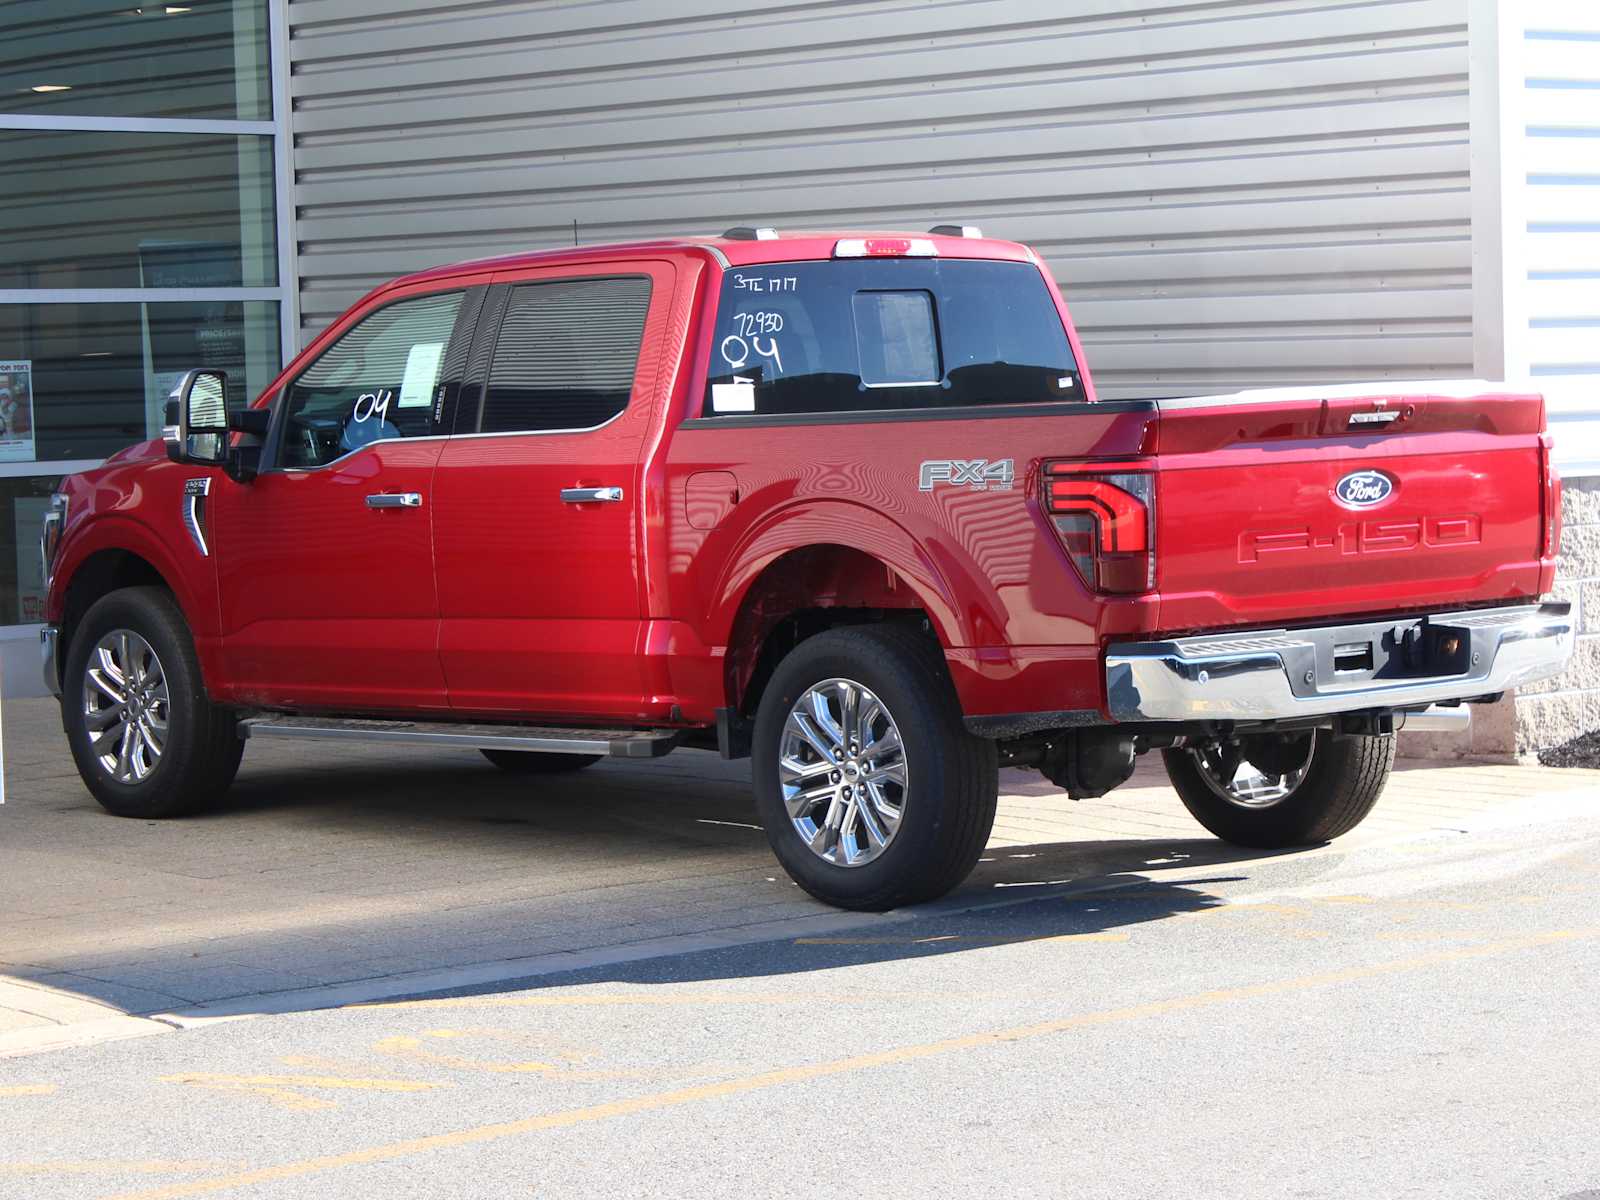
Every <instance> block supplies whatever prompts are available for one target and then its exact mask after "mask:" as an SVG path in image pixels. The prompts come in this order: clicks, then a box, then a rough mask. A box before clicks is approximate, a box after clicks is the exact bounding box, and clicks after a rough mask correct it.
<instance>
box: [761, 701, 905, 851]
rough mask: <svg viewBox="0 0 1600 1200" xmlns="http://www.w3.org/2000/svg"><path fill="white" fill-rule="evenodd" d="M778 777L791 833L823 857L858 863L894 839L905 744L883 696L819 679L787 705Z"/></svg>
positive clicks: (900, 811) (900, 805)
mask: <svg viewBox="0 0 1600 1200" xmlns="http://www.w3.org/2000/svg"><path fill="white" fill-rule="evenodd" d="M778 783H779V788H780V791H781V793H782V796H783V804H784V808H785V809H786V810H787V811H788V813H789V820H790V821H791V822H793V824H794V828H795V832H796V833H798V834H799V835H800V838H801V840H802V841H804V842H805V843H806V845H808V846H810V847H811V852H812V853H813V854H815V855H816V856H817V857H818V858H820V859H822V860H823V861H825V862H830V863H833V864H834V865H835V866H840V867H859V866H863V865H865V864H866V863H869V862H871V861H872V860H873V859H875V858H877V857H878V856H879V855H880V854H882V853H883V852H884V850H885V849H886V848H887V847H888V846H889V844H890V843H891V842H893V841H894V838H895V834H896V833H898V832H899V830H900V819H901V817H902V816H903V815H904V813H905V801H906V789H907V787H908V778H907V772H906V756H905V747H904V745H903V744H902V743H901V741H900V730H899V728H898V727H897V726H896V725H895V723H894V718H893V717H891V716H890V715H889V710H888V709H887V708H886V707H885V706H884V704H883V701H881V700H879V699H878V697H877V696H875V695H873V693H872V692H871V691H869V690H868V689H867V688H865V687H863V686H862V685H861V684H859V683H856V682H855V681H854V680H851V679H824V680H823V681H822V682H821V683H818V684H815V685H814V686H812V687H811V688H810V689H809V690H808V691H806V693H805V694H804V695H802V696H801V697H800V699H799V700H797V701H795V705H794V707H793V708H792V709H790V710H789V718H788V720H786V721H785V722H784V724H783V739H782V741H781V743H780V744H779V747H778Z"/></svg>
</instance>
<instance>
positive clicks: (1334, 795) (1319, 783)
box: [1162, 730, 1394, 850]
mask: <svg viewBox="0 0 1600 1200" xmlns="http://www.w3.org/2000/svg"><path fill="white" fill-rule="evenodd" d="M1162 756H1163V758H1164V759H1165V760H1166V766H1167V777H1168V778H1169V779H1171V780H1172V786H1173V787H1174V788H1175V789H1176V790H1177V793H1178V798H1179V799H1180V800H1182V801H1183V806H1184V807H1185V808H1187V809H1188V810H1189V812H1190V814H1191V815H1192V816H1193V817H1194V819H1195V820H1197V821H1199V822H1200V824H1202V825H1204V826H1205V827H1206V829H1208V830H1209V831H1210V832H1211V833H1213V834H1215V835H1216V836H1217V837H1219V838H1221V839H1222V840H1223V841H1225V842H1232V843H1234V844H1235V845H1237V846H1252V847H1257V848H1261V849H1269V850H1280V849H1285V848H1287V847H1290V846H1314V845H1318V844H1320V843H1322V842H1327V841H1331V840H1332V839H1333V838H1336V837H1339V836H1340V835H1342V834H1346V833H1349V832H1350V831H1351V830H1352V829H1354V828H1355V827H1356V826H1357V825H1359V824H1361V822H1362V820H1363V819H1364V818H1365V817H1366V815H1367V814H1368V813H1369V812H1371V811H1372V806H1373V805H1374V804H1376V803H1377V800H1378V796H1379V795H1380V794H1381V793H1382V791H1383V788H1384V785H1385V784H1386V783H1388V781H1389V773H1390V771H1391V770H1392V769H1393V768H1394V735H1393V734H1392V733H1390V734H1378V735H1374V736H1365V735H1353V736H1341V737H1335V736H1334V735H1333V734H1332V733H1330V732H1329V731H1327V730H1319V731H1317V732H1316V733H1306V734H1302V735H1300V736H1298V737H1288V736H1279V737H1269V736H1266V735H1257V736H1255V737H1251V738H1247V739H1245V740H1244V741H1242V742H1226V743H1209V744H1200V745H1193V746H1181V747H1178V748H1177V749H1173V750H1165V751H1163V752H1162Z"/></svg>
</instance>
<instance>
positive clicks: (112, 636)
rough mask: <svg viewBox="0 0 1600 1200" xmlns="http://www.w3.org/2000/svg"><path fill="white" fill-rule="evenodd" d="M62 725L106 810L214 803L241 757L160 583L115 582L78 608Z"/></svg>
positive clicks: (169, 809)
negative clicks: (79, 615) (156, 585)
mask: <svg viewBox="0 0 1600 1200" xmlns="http://www.w3.org/2000/svg"><path fill="white" fill-rule="evenodd" d="M61 717H62V725H63V726H64V727H65V729H66V733H67V744H68V745H69V746H70V748H71V750H72V757H73V761H74V762H75V763H76V764H77V767H78V774H79V775H81V776H82V777H83V782H84V784H85V785H86V786H87V787H88V789H89V791H90V792H91V793H93V795H94V798H95V799H96V800H98V801H99V802H100V804H101V806H102V807H103V808H105V809H106V811H107V812H111V813H115V814H116V815H117V816H119V817H175V816H181V815H183V814H185V813H190V812H194V811H195V810H197V809H199V808H203V807H205V806H206V805H207V804H210V803H211V802H213V801H215V800H217V799H219V798H220V797H221V796H222V794H223V793H224V792H226V791H227V790H228V786H229V784H231V783H232V782H233V777H234V774H235V773H236V772H237V771H238V769H239V759H240V756H241V755H242V754H243V753H244V741H243V739H241V738H240V737H239V734H238V729H237V726H236V723H235V720H234V717H233V714H232V713H231V712H229V711H228V710H226V709H223V708H220V707H218V706H217V705H214V704H212V703H211V700H210V698H209V697H208V696H207V695H206V691H205V686H204V684H203V683H202V682H201V679H200V664H199V661H198V659H197V658H196V657H195V652H194V642H193V640H192V639H191V637H190V636H189V629H188V626H187V625H186V624H185V623H184V620H183V614H182V613H181V612H180V611H179V609H178V606H177V604H176V603H175V602H174V601H173V599H172V596H171V595H170V594H169V593H167V592H166V591H164V590H163V589H161V588H154V587H137V588H124V589H122V590H120V591H115V592H112V593H110V594H109V595H106V596H102V597H101V598H100V599H99V600H97V601H96V602H95V603H94V604H93V605H92V606H91V607H90V609H89V611H88V612H87V613H85V614H84V617H83V620H82V621H80V622H79V623H78V627H77V628H76V630H74V632H73V635H72V643H71V646H70V647H69V649H68V651H67V664H66V674H65V678H64V685H63V688H62V696H61Z"/></svg>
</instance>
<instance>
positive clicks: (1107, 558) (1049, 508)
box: [1043, 463, 1156, 593]
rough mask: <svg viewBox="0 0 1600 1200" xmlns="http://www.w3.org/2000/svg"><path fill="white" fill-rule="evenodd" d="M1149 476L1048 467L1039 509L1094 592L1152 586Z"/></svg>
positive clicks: (1151, 480) (1152, 495)
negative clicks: (1042, 510)
mask: <svg viewBox="0 0 1600 1200" xmlns="http://www.w3.org/2000/svg"><path fill="white" fill-rule="evenodd" d="M1155 495H1156V493H1155V476H1154V475H1152V474H1150V473H1149V472H1145V471H1140V472H1132V471H1101V470H1091V469H1088V468H1087V467H1086V466H1085V465H1083V464H1079V463H1048V464H1046V466H1045V474H1044V497H1043V498H1044V506H1045V511H1046V512H1047V513H1049V515H1050V521H1051V523H1052V524H1054V525H1055V527H1056V533H1057V534H1058V535H1060V538H1061V544H1062V546H1063V547H1065V549H1066V551H1067V557H1068V558H1069V559H1071V560H1072V565H1073V566H1074V567H1075V568H1076V569H1077V572H1078V574H1079V576H1081V577H1082V579H1083V581H1084V583H1086V584H1088V585H1089V587H1091V588H1093V589H1094V590H1095V591H1097V592H1116V593H1129V592H1147V591H1149V590H1151V589H1152V588H1154V587H1155V585H1156V554H1155V549H1156V544H1155V540H1156V527H1155V508H1156V501H1155Z"/></svg>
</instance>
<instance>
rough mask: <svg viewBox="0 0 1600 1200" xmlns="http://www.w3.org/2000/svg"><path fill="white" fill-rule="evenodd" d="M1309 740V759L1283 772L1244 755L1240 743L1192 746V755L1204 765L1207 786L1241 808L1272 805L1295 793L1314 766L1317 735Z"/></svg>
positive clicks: (1196, 763) (1202, 770) (1190, 753)
mask: <svg viewBox="0 0 1600 1200" xmlns="http://www.w3.org/2000/svg"><path fill="white" fill-rule="evenodd" d="M1306 742H1307V745H1306V756H1305V760H1304V761H1303V762H1301V764H1300V765H1299V766H1298V767H1296V768H1295V769H1294V770H1292V771H1289V772H1288V773H1287V774H1283V775H1273V774H1269V773H1268V772H1266V771H1263V770H1261V769H1260V768H1259V767H1257V766H1256V765H1255V764H1254V763H1252V762H1250V760H1249V759H1247V758H1244V757H1242V756H1241V755H1240V754H1239V751H1238V748H1237V747H1217V746H1208V747H1194V746H1191V747H1190V748H1189V755H1190V757H1192V758H1193V759H1194V761H1195V765H1196V766H1198V767H1199V768H1200V778H1201V779H1203V780H1205V783H1206V786H1207V787H1208V788H1210V789H1211V790H1212V791H1213V792H1215V793H1216V794H1217V795H1218V796H1220V797H1222V799H1224V800H1226V801H1227V802H1228V803H1229V804H1237V805H1238V806H1239V807H1240V808H1271V807H1272V806H1273V805H1275V804H1280V803H1282V802H1283V801H1284V800H1287V799H1288V798H1289V797H1290V796H1292V795H1294V790H1295V789H1296V788H1297V787H1299V786H1300V784H1301V782H1302V781H1303V780H1304V779H1305V777H1306V772H1307V771H1309V770H1310V769H1311V757H1312V755H1313V754H1315V753H1316V749H1317V743H1316V739H1315V738H1307V739H1306Z"/></svg>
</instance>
